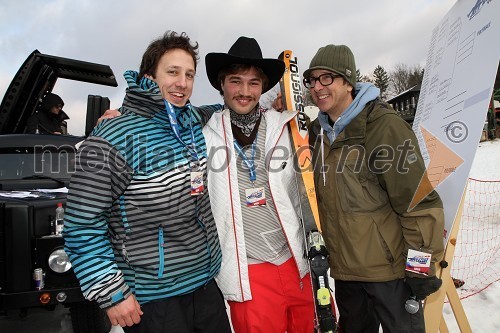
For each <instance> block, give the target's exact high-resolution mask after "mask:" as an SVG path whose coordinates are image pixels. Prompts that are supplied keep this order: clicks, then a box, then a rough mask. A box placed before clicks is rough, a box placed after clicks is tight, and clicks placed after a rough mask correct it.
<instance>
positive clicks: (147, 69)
mask: <svg viewBox="0 0 500 333" xmlns="http://www.w3.org/2000/svg"><path fill="white" fill-rule="evenodd" d="M173 49H181V50H184V51H186V52H187V53H189V54H190V55H191V57H193V61H194V69H195V70H196V65H197V63H198V59H199V58H198V43H197V42H194V43H191V40H190V38H189V37H188V35H187V34H186V33H185V32H183V33H181V34H180V35H179V34H177V33H176V32H175V31H171V30H168V31H167V32H165V34H164V35H163V36H162V37H160V38H158V39H155V40H154V41H152V42H151V43H150V44H149V46H148V48H147V49H146V51H145V52H144V54H143V56H142V62H141V67H140V69H139V78H142V77H143V76H144V75H151V76H153V77H154V76H155V72H156V67H158V62H159V61H160V58H161V57H162V56H163V55H164V54H165V52H167V51H169V50H173Z"/></svg>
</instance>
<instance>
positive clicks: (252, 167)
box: [234, 136, 257, 184]
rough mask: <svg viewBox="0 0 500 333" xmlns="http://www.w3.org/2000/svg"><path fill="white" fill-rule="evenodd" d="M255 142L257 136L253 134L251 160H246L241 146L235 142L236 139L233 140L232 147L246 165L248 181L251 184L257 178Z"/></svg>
mask: <svg viewBox="0 0 500 333" xmlns="http://www.w3.org/2000/svg"><path fill="white" fill-rule="evenodd" d="M256 142H257V136H255V140H254V141H253V143H252V155H251V160H248V158H247V156H246V155H245V153H244V152H243V149H242V148H241V146H240V145H239V144H238V142H236V140H235V141H234V149H236V151H237V152H238V155H240V157H241V159H242V160H243V163H245V164H246V166H247V167H248V172H249V174H250V181H251V182H252V184H254V183H255V181H256V180H257V170H256V169H255V149H256V146H257V144H256Z"/></svg>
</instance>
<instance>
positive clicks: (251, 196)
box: [245, 187, 266, 207]
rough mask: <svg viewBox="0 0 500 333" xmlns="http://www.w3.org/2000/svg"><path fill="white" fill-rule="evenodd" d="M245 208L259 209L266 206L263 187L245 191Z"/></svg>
mask: <svg viewBox="0 0 500 333" xmlns="http://www.w3.org/2000/svg"><path fill="white" fill-rule="evenodd" d="M245 197H246V201H247V207H259V206H265V205H266V192H264V188H263V187H255V188H249V189H246V190H245Z"/></svg>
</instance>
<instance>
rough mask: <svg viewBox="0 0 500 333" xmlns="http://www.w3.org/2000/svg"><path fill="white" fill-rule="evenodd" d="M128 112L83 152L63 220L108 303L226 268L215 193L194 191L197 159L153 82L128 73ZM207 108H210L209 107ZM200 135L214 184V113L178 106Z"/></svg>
mask: <svg viewBox="0 0 500 333" xmlns="http://www.w3.org/2000/svg"><path fill="white" fill-rule="evenodd" d="M124 76H125V79H126V80H127V83H128V85H129V87H128V88H127V91H126V96H125V99H124V102H123V106H122V107H121V109H120V111H121V112H122V114H123V115H122V116H121V117H117V118H114V119H109V120H105V121H103V122H102V123H101V124H100V125H99V126H98V127H96V129H94V131H93V133H92V135H91V136H90V137H89V138H88V139H87V140H85V141H84V142H83V144H82V145H81V146H80V148H79V150H78V159H77V163H76V166H77V170H76V172H75V174H74V175H73V176H72V178H71V183H70V189H69V193H68V197H67V203H66V214H65V218H64V234H63V236H64V239H65V250H66V252H67V253H68V255H69V257H70V260H71V263H72V265H73V269H74V271H75V273H76V276H77V277H78V279H79V281H80V285H81V288H82V292H83V294H84V296H85V297H86V298H87V299H89V300H96V301H97V302H98V303H99V305H100V306H101V307H102V308H107V307H110V306H112V305H114V304H117V303H118V302H120V301H121V300H122V299H123V298H126V297H128V295H130V293H134V295H135V296H136V298H137V300H138V302H139V303H141V304H143V303H146V302H148V301H152V300H157V299H162V298H168V297H172V296H176V295H182V294H186V293H189V292H192V291H194V290H195V289H197V288H199V287H200V286H202V285H204V284H206V283H207V282H208V281H209V280H211V279H212V278H214V277H215V275H216V274H217V273H218V272H219V269H220V264H221V250H220V244H219V239H218V237H217V230H216V227H215V223H214V218H213V216H212V212H211V210H210V201H209V195H208V192H207V191H206V190H205V193H204V194H203V195H202V196H192V195H191V187H190V171H191V168H192V167H193V164H195V161H194V160H193V158H192V156H191V154H190V153H189V151H188V149H187V148H186V147H185V146H184V144H183V143H181V142H179V140H178V139H177V138H176V137H175V135H174V132H173V130H172V127H171V125H170V122H169V120H168V115H167V113H166V111H165V106H164V102H163V98H162V96H161V94H160V91H159V89H158V86H157V85H156V83H154V82H153V81H150V80H148V79H145V78H143V79H141V80H140V81H139V83H137V82H138V80H137V73H136V72H132V71H127V72H125V75H124ZM205 110H207V109H205ZM175 112H176V115H177V118H178V123H179V128H180V135H181V138H182V140H183V141H184V143H186V144H190V143H191V141H192V134H191V133H193V137H194V142H195V144H196V147H197V152H198V156H199V165H200V166H199V168H200V171H203V174H204V180H205V184H206V163H207V154H206V146H205V140H204V137H203V134H202V131H201V130H202V124H204V123H206V121H207V120H208V118H209V113H207V112H206V111H205V112H202V111H200V110H199V109H195V108H193V107H190V106H187V107H184V108H182V109H178V108H176V109H175Z"/></svg>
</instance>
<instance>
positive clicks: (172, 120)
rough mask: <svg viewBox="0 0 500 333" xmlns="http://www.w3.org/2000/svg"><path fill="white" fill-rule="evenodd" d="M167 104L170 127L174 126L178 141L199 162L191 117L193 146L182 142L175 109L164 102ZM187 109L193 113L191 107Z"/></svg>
mask: <svg viewBox="0 0 500 333" xmlns="http://www.w3.org/2000/svg"><path fill="white" fill-rule="evenodd" d="M163 101H164V102H165V110H166V111H167V115H168V120H169V121H170V125H171V126H172V130H173V131H174V135H175V137H176V138H177V141H179V142H180V143H181V144H182V145H183V146H184V147H186V148H187V149H188V150H189V152H190V153H191V156H192V157H193V158H194V159H195V160H196V161H198V162H199V160H200V159H199V157H198V153H197V152H196V142H195V140H194V133H193V126H192V117H191V115H189V129H190V131H191V144H190V145H188V144H186V143H185V142H184V140H182V138H181V133H180V131H179V124H178V123H177V116H176V115H175V111H174V108H173V107H172V105H171V104H170V103H169V102H168V101H167V100H166V99H164V100H163ZM187 107H188V108H189V110H190V111H191V105H190V104H188V105H187Z"/></svg>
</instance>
